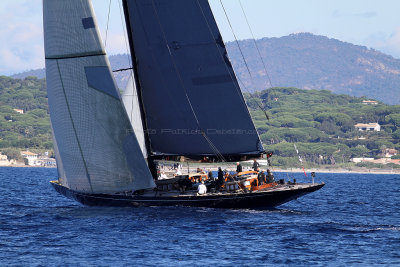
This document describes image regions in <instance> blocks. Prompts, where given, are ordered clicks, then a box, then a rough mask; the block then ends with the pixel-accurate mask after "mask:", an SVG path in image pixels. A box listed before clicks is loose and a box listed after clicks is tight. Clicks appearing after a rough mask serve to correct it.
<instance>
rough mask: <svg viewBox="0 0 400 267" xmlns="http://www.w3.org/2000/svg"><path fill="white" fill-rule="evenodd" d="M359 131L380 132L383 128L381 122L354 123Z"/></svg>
mask: <svg viewBox="0 0 400 267" xmlns="http://www.w3.org/2000/svg"><path fill="white" fill-rule="evenodd" d="M354 127H356V128H357V129H358V130H359V131H376V132H379V131H380V130H381V126H380V125H379V123H357V124H356V125H354Z"/></svg>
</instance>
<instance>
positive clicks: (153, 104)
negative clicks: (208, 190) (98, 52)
mask: <svg viewBox="0 0 400 267" xmlns="http://www.w3.org/2000/svg"><path fill="white" fill-rule="evenodd" d="M124 7H125V8H126V9H127V10H126V11H125V12H127V13H129V17H128V18H127V24H128V26H129V27H128V29H130V30H131V32H130V33H129V35H130V45H131V46H133V47H134V49H133V51H134V55H133V58H134V60H133V61H134V62H135V66H136V74H137V75H138V77H137V79H138V81H139V83H140V88H141V97H142V99H141V100H142V102H143V109H144V114H145V120H146V127H147V128H146V129H145V131H146V132H147V133H148V139H149V143H150V145H151V149H150V150H151V151H150V153H151V154H152V155H216V154H220V155H256V154H260V153H261V152H263V149H262V146H261V143H260V140H259V137H258V134H257V132H256V130H255V127H254V124H253V122H252V120H251V117H250V114H249V112H248V109H247V107H246V104H245V102H244V98H243V95H242V94H241V92H240V87H239V84H238V82H237V80H236V77H235V74H234V72H233V69H232V65H231V64H230V62H229V59H228V58H227V52H226V49H225V46H224V43H223V41H222V37H221V35H220V32H219V30H218V27H217V25H216V22H215V19H214V17H213V14H212V12H211V8H210V6H209V4H208V1H207V0H152V1H146V0H124Z"/></svg>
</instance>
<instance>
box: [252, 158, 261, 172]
mask: <svg viewBox="0 0 400 267" xmlns="http://www.w3.org/2000/svg"><path fill="white" fill-rule="evenodd" d="M259 167H260V163H258V162H257V160H254V162H253V170H255V171H257V170H258V168H259Z"/></svg>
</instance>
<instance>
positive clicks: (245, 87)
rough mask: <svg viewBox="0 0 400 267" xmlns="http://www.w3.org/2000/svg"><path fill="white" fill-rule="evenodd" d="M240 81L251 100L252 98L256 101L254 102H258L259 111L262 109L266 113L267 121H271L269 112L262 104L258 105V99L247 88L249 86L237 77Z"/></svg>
mask: <svg viewBox="0 0 400 267" xmlns="http://www.w3.org/2000/svg"><path fill="white" fill-rule="evenodd" d="M237 79H238V81H239V82H240V83H241V84H242V86H243V87H244V89H245V90H246V92H247V93H248V94H249V95H250V98H252V99H253V100H254V102H256V104H257V106H258V108H259V109H261V111H262V112H264V115H265V117H266V118H267V120H269V116H268V113H267V111H266V110H265V109H264V108H263V107H262V106H261V105H260V103H258V99H257V98H255V97H253V96H252V94H251V93H250V91H249V89H248V88H247V86H246V85H245V84H244V82H243V81H242V80H241V79H240V78H239V77H237Z"/></svg>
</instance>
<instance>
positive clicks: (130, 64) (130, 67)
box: [118, 1, 133, 83]
mask: <svg viewBox="0 0 400 267" xmlns="http://www.w3.org/2000/svg"><path fill="white" fill-rule="evenodd" d="M118 4H119V5H118V6H119V14H120V17H121V24H122V28H123V29H122V30H123V32H124V41H125V49H126V55H127V57H128V64H129V69H132V70H133V62H132V61H131V59H130V57H129V55H130V50H129V41H128V38H127V36H126V34H127V29H126V25H125V21H124V14H123V11H122V6H121V1H118ZM131 75H133V73H132V74H131ZM132 83H133V80H132Z"/></svg>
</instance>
